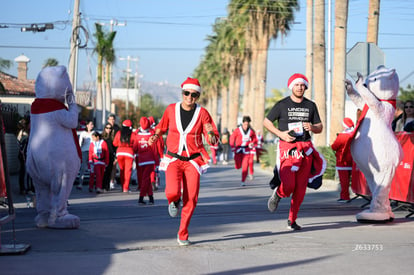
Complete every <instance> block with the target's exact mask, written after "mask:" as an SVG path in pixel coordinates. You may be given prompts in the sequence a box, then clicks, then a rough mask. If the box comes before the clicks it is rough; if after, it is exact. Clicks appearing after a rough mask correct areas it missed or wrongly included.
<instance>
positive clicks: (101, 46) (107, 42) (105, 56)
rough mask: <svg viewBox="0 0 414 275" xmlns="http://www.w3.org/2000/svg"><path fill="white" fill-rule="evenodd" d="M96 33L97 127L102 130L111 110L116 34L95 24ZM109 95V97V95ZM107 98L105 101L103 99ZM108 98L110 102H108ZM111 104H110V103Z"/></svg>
mask: <svg viewBox="0 0 414 275" xmlns="http://www.w3.org/2000/svg"><path fill="white" fill-rule="evenodd" d="M95 27H96V32H95V33H94V37H95V38H96V45H95V48H94V52H95V53H96V54H97V55H98V67H97V74H96V78H97V85H96V87H97V88H96V116H95V118H96V126H97V128H102V126H103V124H104V123H105V116H106V115H105V114H106V110H109V109H110V105H111V97H110V93H111V91H110V85H111V83H110V74H111V72H110V66H111V65H112V64H113V62H114V60H115V51H114V49H113V41H114V39H115V35H116V32H109V33H105V32H104V31H103V29H102V26H101V25H100V24H98V23H95ZM104 61H105V64H106V79H107V82H106V86H107V87H108V86H109V88H107V89H105V85H104V79H103V76H104ZM108 93H109V96H107V94H108ZM104 97H105V100H103V98H104ZM107 98H108V100H107ZM108 102H109V103H108ZM108 105H109V107H108Z"/></svg>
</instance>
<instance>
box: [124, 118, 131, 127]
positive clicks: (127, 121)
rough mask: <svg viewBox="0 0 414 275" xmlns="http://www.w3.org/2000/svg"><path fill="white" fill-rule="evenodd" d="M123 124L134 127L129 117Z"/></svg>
mask: <svg viewBox="0 0 414 275" xmlns="http://www.w3.org/2000/svg"><path fill="white" fill-rule="evenodd" d="M122 126H124V127H130V128H131V127H132V122H131V120H129V119H127V120H124V121H123V122H122Z"/></svg>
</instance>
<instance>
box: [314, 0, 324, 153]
mask: <svg viewBox="0 0 414 275" xmlns="http://www.w3.org/2000/svg"><path fill="white" fill-rule="evenodd" d="M314 18H315V32H314V35H315V37H314V39H315V40H314V44H313V53H314V60H313V61H314V64H313V66H314V83H313V87H314V95H315V102H316V105H317V106H318V110H319V116H320V118H321V122H322V124H323V131H322V132H321V133H320V134H317V135H314V139H313V140H314V143H315V145H316V146H326V145H327V144H326V79H325V67H326V64H325V63H326V58H325V52H326V49H325V1H324V0H315V17H314Z"/></svg>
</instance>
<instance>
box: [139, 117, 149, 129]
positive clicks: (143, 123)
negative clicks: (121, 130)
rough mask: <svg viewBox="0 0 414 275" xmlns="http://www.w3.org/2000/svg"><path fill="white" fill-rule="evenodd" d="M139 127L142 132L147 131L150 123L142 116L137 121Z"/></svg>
mask: <svg viewBox="0 0 414 275" xmlns="http://www.w3.org/2000/svg"><path fill="white" fill-rule="evenodd" d="M139 126H140V127H141V129H142V130H147V129H148V128H149V127H150V122H149V120H148V118H146V117H144V116H143V117H141V119H140V120H139Z"/></svg>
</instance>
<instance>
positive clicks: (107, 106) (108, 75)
mask: <svg viewBox="0 0 414 275" xmlns="http://www.w3.org/2000/svg"><path fill="white" fill-rule="evenodd" d="M111 75H112V66H111V64H106V78H105V80H106V85H105V86H106V88H105V113H106V116H108V115H109V113H110V112H111V103H112V92H111V91H112V83H111ZM104 119H105V121H106V118H104Z"/></svg>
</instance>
